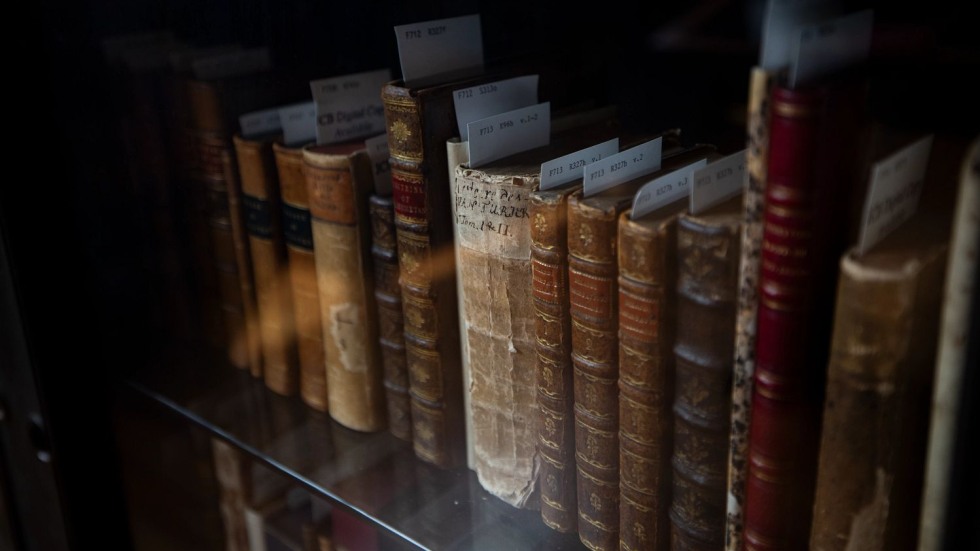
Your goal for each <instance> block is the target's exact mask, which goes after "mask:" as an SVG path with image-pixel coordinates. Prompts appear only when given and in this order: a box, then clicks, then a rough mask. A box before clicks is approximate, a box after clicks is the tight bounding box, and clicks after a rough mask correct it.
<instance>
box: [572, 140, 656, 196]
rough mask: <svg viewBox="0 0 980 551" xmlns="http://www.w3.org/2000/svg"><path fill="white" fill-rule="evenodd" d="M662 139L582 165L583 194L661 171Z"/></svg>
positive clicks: (592, 193) (591, 193)
mask: <svg viewBox="0 0 980 551" xmlns="http://www.w3.org/2000/svg"><path fill="white" fill-rule="evenodd" d="M663 141H664V140H663V138H657V139H654V140H650V141H648V142H644V143H641V144H640V145H638V146H635V147H631V148H629V149H627V150H626V151H620V152H619V153H616V154H615V155H610V156H608V157H605V158H603V159H600V160H598V161H596V162H594V163H589V164H587V165H585V166H584V167H582V194H583V195H584V196H586V197H588V196H590V195H595V194H596V193H599V192H600V191H604V190H607V189H609V188H611V187H614V186H617V185H619V184H622V183H623V182H628V181H630V180H632V179H634V178H639V177H640V176H643V175H644V174H650V173H651V172H655V171H657V170H660V154H661V149H662V148H663Z"/></svg>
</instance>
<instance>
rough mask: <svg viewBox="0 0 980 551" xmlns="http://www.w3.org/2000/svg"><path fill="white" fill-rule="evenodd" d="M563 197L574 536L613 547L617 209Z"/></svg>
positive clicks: (616, 530) (616, 512) (615, 526)
mask: <svg viewBox="0 0 980 551" xmlns="http://www.w3.org/2000/svg"><path fill="white" fill-rule="evenodd" d="M580 198H581V194H580V193H576V194H574V195H572V196H571V197H570V198H569V202H568V284H569V312H570V313H571V319H572V365H573V387H574V392H575V463H576V468H577V477H578V479H577V485H578V492H577V493H578V515H579V522H578V531H579V537H580V539H581V540H582V543H584V544H585V545H586V546H587V547H589V548H590V549H593V550H600V549H615V548H616V547H618V546H619V436H618V432H619V389H618V386H617V385H618V380H619V354H618V349H619V344H618V338H617V331H618V326H619V323H618V321H619V312H618V301H617V293H618V288H617V282H616V278H617V268H616V221H617V215H618V212H615V211H613V212H610V211H607V210H598V209H594V208H590V207H588V206H585V205H582V204H581V203H580V202H579V200H580Z"/></svg>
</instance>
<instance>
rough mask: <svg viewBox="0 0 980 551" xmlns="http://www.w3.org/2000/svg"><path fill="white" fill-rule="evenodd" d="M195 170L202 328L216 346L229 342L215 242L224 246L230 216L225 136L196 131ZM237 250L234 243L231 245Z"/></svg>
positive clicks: (193, 222)
mask: <svg viewBox="0 0 980 551" xmlns="http://www.w3.org/2000/svg"><path fill="white" fill-rule="evenodd" d="M193 143H194V146H195V155H194V172H193V173H192V175H191V182H190V188H191V189H190V203H191V205H190V209H191V213H190V222H189V223H190V233H191V238H192V247H193V251H192V254H193V256H194V266H195V278H196V280H197V284H198V292H199V295H200V297H199V298H200V300H199V301H198V302H199V305H200V306H199V308H200V316H201V328H202V330H203V332H204V339H205V342H207V343H208V344H210V345H211V346H213V347H215V348H222V347H224V346H225V344H226V343H227V335H226V333H225V324H224V315H223V312H222V309H221V296H222V295H221V288H222V286H221V282H222V279H227V278H222V276H221V271H222V270H224V271H225V272H227V271H229V270H228V267H227V266H220V265H219V264H218V262H217V258H218V257H219V256H218V251H216V250H215V245H216V244H217V245H219V246H223V245H224V244H223V243H222V240H221V239H219V237H221V236H222V235H223V234H224V235H227V232H226V228H225V227H224V226H225V224H226V222H227V218H226V217H222V214H223V213H226V212H227V207H226V206H224V204H226V203H227V191H226V189H225V185H226V183H225V181H224V168H223V167H222V166H221V152H222V151H224V150H225V149H226V148H227V143H226V140H225V139H224V136H222V135H220V134H215V133H211V132H202V131H196V132H194V142H193ZM231 249H232V250H234V245H232V247H231Z"/></svg>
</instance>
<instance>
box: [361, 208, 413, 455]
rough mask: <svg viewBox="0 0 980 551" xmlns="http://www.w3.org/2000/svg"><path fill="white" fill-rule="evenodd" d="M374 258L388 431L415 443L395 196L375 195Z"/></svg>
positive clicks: (372, 210) (372, 226)
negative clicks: (396, 231) (409, 388)
mask: <svg viewBox="0 0 980 551" xmlns="http://www.w3.org/2000/svg"><path fill="white" fill-rule="evenodd" d="M368 208H369V213H368V215H369V216H370V217H371V255H372V256H373V257H374V300H375V302H376V303H377V305H378V339H379V340H378V342H379V344H380V346H381V363H382V364H383V365H384V376H383V380H384V388H385V405H386V406H387V409H388V430H389V431H390V432H391V433H392V434H394V435H395V436H397V437H398V438H401V439H402V440H407V441H409V442H411V441H412V404H411V398H410V397H409V394H408V367H407V365H406V364H405V334H404V326H405V325H404V321H403V320H404V318H403V315H402V296H401V290H400V289H399V288H398V244H397V242H396V241H395V204H394V201H393V200H392V198H391V195H390V194H389V195H379V194H377V193H375V194H373V195H371V198H370V199H369V206H368Z"/></svg>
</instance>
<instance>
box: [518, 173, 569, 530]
mask: <svg viewBox="0 0 980 551" xmlns="http://www.w3.org/2000/svg"><path fill="white" fill-rule="evenodd" d="M579 189H581V183H578V184H570V185H568V186H566V187H564V188H560V189H556V190H547V191H541V190H538V191H534V192H532V193H531V202H530V207H529V214H530V216H531V278H532V286H533V297H534V330H535V361H536V372H537V377H536V383H537V394H538V395H537V402H538V414H537V415H538V421H537V427H538V429H537V430H538V455H539V456H540V458H541V472H540V475H539V477H538V478H539V481H540V482H539V486H540V493H541V519H542V520H543V521H544V523H545V524H546V525H548V526H549V527H551V528H553V529H555V530H558V531H559V532H574V531H576V530H577V529H578V520H577V519H578V501H577V495H576V491H577V490H576V480H577V477H576V467H575V416H574V412H573V407H574V398H575V397H574V394H573V390H572V358H571V351H572V334H571V332H572V328H571V314H570V312H569V301H568V216H567V213H568V196H569V195H570V194H571V193H573V192H575V191H576V190H579Z"/></svg>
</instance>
